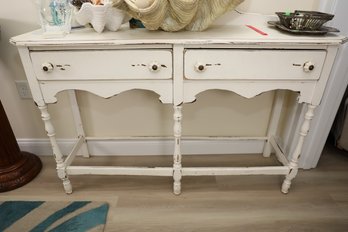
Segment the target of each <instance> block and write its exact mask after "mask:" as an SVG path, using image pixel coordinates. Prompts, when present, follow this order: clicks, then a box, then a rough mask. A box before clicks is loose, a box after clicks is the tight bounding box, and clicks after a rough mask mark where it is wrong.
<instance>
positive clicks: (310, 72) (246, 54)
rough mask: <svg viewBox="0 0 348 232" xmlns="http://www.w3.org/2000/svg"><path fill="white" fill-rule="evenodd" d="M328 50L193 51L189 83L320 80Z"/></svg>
mask: <svg viewBox="0 0 348 232" xmlns="http://www.w3.org/2000/svg"><path fill="white" fill-rule="evenodd" d="M325 57H326V51H325V50H261V49H260V50H251V49H250V50H248V49H226V50H223V49H189V50H186V52H185V77H186V78H187V79H266V80H267V79H270V80H274V79H285V80H286V79H289V80H291V79H297V80H298V79H301V80H317V79H319V77H320V74H321V70H322V68H323V64H324V60H325Z"/></svg>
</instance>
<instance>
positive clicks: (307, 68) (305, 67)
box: [303, 61, 315, 72]
mask: <svg viewBox="0 0 348 232" xmlns="http://www.w3.org/2000/svg"><path fill="white" fill-rule="evenodd" d="M314 68H315V65H314V63H313V62H310V61H308V62H306V63H304V65H303V71H305V72H311V71H313V70H314Z"/></svg>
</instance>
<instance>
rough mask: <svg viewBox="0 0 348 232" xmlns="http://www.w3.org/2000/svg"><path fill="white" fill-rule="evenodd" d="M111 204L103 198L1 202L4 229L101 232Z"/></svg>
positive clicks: (2, 229) (1, 227)
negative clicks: (94, 200) (70, 200)
mask: <svg viewBox="0 0 348 232" xmlns="http://www.w3.org/2000/svg"><path fill="white" fill-rule="evenodd" d="M108 209H109V206H108V204H107V203H103V202H93V201H92V202H91V201H74V202H61V201H59V202H55V201H54V202H53V201H5V202H0V231H1V232H2V231H11V232H12V231H14V232H17V231H21V232H26V231H30V232H41V231H54V232H60V231H62V232H63V231H64V232H70V231H71V232H72V231H73V232H84V231H93V232H100V231H103V230H104V226H105V222H106V216H107V213H108Z"/></svg>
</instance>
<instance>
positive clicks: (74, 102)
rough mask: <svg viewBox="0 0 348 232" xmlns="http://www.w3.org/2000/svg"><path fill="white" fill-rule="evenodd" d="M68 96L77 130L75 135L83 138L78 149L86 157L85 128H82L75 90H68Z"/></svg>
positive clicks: (87, 152) (87, 154) (87, 155)
mask: <svg viewBox="0 0 348 232" xmlns="http://www.w3.org/2000/svg"><path fill="white" fill-rule="evenodd" d="M69 98H70V105H71V111H72V114H73V118H74V123H75V129H76V132H77V137H78V138H80V140H81V139H82V140H83V143H82V144H81V146H80V147H79V151H80V152H81V154H82V155H83V157H86V158H88V157H89V151H88V147H87V141H86V140H85V137H86V135H85V130H84V129H83V124H82V119H81V113H80V108H79V105H78V102H77V99H76V93H75V90H69ZM77 152H78V151H77Z"/></svg>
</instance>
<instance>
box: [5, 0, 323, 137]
mask: <svg viewBox="0 0 348 232" xmlns="http://www.w3.org/2000/svg"><path fill="white" fill-rule="evenodd" d="M318 6H319V0H306V1H302V0H292V1H289V0H262V1H261V0H246V1H245V2H244V3H243V4H242V5H240V6H239V7H238V9H239V10H240V11H245V12H253V13H262V14H272V13H273V12H275V11H283V10H287V11H288V10H289V11H291V10H294V9H307V10H316V9H317V8H318ZM233 14H235V13H234V12H231V13H228V14H227V15H225V16H224V19H228V18H232V16H233ZM37 18H38V15H37V12H36V9H35V5H34V4H33V3H32V1H8V2H6V7H1V8H0V25H1V41H0V58H1V59H0V98H1V101H2V103H3V105H4V108H5V110H6V112H7V115H8V117H9V120H10V122H11V125H12V128H13V130H14V133H15V135H16V137H17V138H44V137H45V134H44V128H43V125H42V123H41V120H40V117H39V113H38V111H37V110H36V107H35V105H34V103H33V102H32V101H31V100H23V99H20V98H19V96H18V94H17V90H16V88H15V83H14V81H15V80H22V79H25V75H24V71H23V68H22V66H21V62H20V59H19V55H18V53H17V51H16V48H15V47H14V46H12V45H10V44H9V43H8V40H9V38H10V37H12V36H15V35H18V34H21V33H24V32H28V31H31V30H33V29H36V28H39V26H38V24H37V22H38V20H37ZM116 33H117V32H116ZM78 100H79V102H80V104H81V111H82V118H83V121H84V122H85V125H86V132H87V134H88V135H90V136H94V135H97V136H122V137H124V136H129V135H139V136H145V135H151V136H168V135H172V121H171V119H172V116H171V114H172V108H171V106H168V105H162V104H160V103H159V102H158V99H157V96H156V94H154V93H151V92H146V91H131V92H126V93H123V94H120V95H119V96H117V97H114V98H112V99H109V100H104V99H101V98H98V97H96V96H94V95H92V94H87V93H79V94H78ZM272 100H273V93H272V92H271V93H266V94H262V95H261V96H258V97H256V98H254V99H250V100H246V99H243V98H241V97H239V96H237V95H235V94H233V93H229V92H223V91H209V92H206V93H202V94H200V95H199V97H198V100H197V102H196V103H195V104H191V105H185V107H184V121H183V123H184V131H183V133H184V135H193V136H205V135H213V136H233V135H243V136H263V135H265V133H266V126H267V123H268V120H269V115H270V110H271V105H272ZM231 106H233V107H231ZM49 109H50V112H51V115H52V118H53V123H54V124H55V125H56V129H57V135H58V137H61V138H70V137H74V135H75V133H74V130H73V126H72V125H73V123H72V121H71V120H69V118H70V117H69V116H70V115H71V111H70V108H69V104H68V98H67V95H66V94H64V93H62V94H59V101H58V103H57V104H55V105H51V106H50V107H49ZM65 116H68V117H65ZM227 122H231V123H227Z"/></svg>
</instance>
